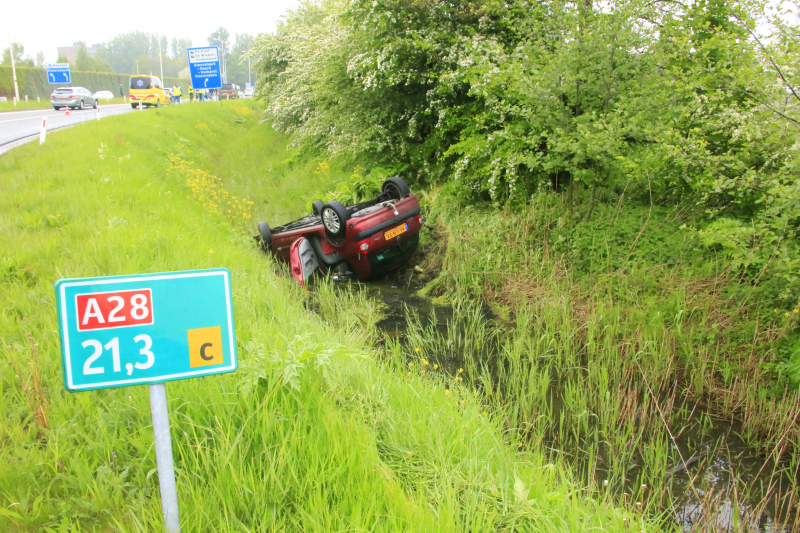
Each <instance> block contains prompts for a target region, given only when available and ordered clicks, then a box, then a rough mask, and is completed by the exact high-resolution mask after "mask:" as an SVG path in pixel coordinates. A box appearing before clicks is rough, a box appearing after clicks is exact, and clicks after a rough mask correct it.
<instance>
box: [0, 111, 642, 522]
mask: <svg viewBox="0 0 800 533" xmlns="http://www.w3.org/2000/svg"><path fill="white" fill-rule="evenodd" d="M249 105H252V104H247V105H245V106H243V105H242V104H236V103H232V104H231V105H227V103H226V104H222V105H216V104H215V105H206V106H181V107H179V108H165V109H162V110H149V111H148V112H147V113H146V114H139V113H137V114H128V115H123V116H116V117H109V118H107V119H104V120H102V121H100V122H91V123H89V124H85V125H82V126H80V127H78V128H73V129H71V130H70V131H69V133H68V134H67V133H64V132H54V133H52V134H51V135H49V136H48V138H47V142H46V143H45V145H43V146H39V145H37V144H28V145H25V146H23V147H20V148H17V149H14V150H12V151H10V152H9V153H7V154H6V155H4V156H3V157H2V158H0V191H2V192H1V193H0V228H2V231H0V258H1V259H0V261H1V263H0V279H1V280H2V282H1V283H0V300H2V302H3V305H2V311H1V312H0V341H2V345H3V346H4V350H3V353H4V358H3V364H2V366H0V389H1V390H2V393H1V394H0V398H2V400H0V442H2V445H1V446H0V524H1V525H0V529H2V530H4V531H33V530H38V528H40V527H42V526H46V527H45V531H108V530H111V529H113V530H115V531H148V532H149V531H157V530H159V528H160V522H161V518H160V504H159V498H158V493H157V490H156V487H157V477H156V476H157V474H156V473H155V471H154V469H155V457H154V455H153V450H152V435H151V432H150V429H149V426H150V418H149V405H148V397H147V389H146V387H133V388H126V389H114V390H103V391H95V392H86V393H78V394H70V393H67V392H65V391H64V390H63V388H62V381H61V364H60V352H59V346H58V341H57V334H56V332H55V329H56V324H55V310H54V307H53V283H54V282H55V281H56V280H57V279H59V278H61V277H80V276H96V275H110V274H126V273H136V272H155V271H169V270H181V269H193V268H206V267H216V266H225V267H227V268H229V269H230V270H231V272H232V274H233V289H234V307H235V313H236V323H237V329H238V342H239V351H240V354H241V356H242V362H241V368H240V370H239V371H238V372H237V373H235V374H231V375H226V376H219V377H211V378H204V379H196V380H187V381H181V382H174V383H170V384H168V386H167V390H168V396H169V398H170V409H171V423H172V438H173V450H174V455H175V459H176V473H177V479H178V492H179V500H180V503H181V512H182V514H181V517H182V526H183V529H182V530H183V531H185V532H190V531H289V530H291V531H325V532H328V531H341V530H350V531H355V530H359V531H360V530H370V531H414V532H417V531H464V530H469V531H510V530H512V529H514V530H516V531H519V530H526V531H579V530H590V529H594V530H596V529H602V530H605V531H627V530H629V527H628V526H627V525H626V524H625V523H624V522H623V518H627V519H628V521H629V522H628V524H630V523H631V522H633V523H635V524H637V525H636V528H637V530H638V529H639V528H640V527H643V526H640V525H638V522H640V521H641V515H639V514H636V513H635V512H626V511H624V510H621V509H617V508H613V507H611V506H610V505H609V504H608V501H607V497H606V495H605V494H603V493H599V492H593V491H587V490H581V489H580V488H579V487H578V486H577V485H576V484H574V483H573V482H572V481H571V480H570V475H569V474H568V472H567V471H566V470H564V469H562V468H561V466H559V465H551V464H548V462H547V460H546V459H545V457H544V456H543V455H542V454H541V453H539V452H538V451H536V450H532V451H530V452H527V453H519V452H517V451H515V450H516V448H517V445H516V443H515V438H516V437H515V435H508V434H506V433H505V432H504V431H503V429H502V423H501V422H500V421H499V420H498V419H496V418H494V417H492V416H491V415H489V416H487V415H486V414H484V412H485V411H491V410H490V409H487V407H486V406H482V405H480V404H479V402H478V401H477V400H476V399H475V398H474V397H473V395H471V394H467V393H466V391H465V390H463V389H461V388H459V386H458V385H457V384H456V383H455V382H453V381H451V380H448V379H447V378H445V377H442V376H440V377H438V378H434V379H421V378H420V377H419V376H417V375H415V374H412V375H407V373H406V372H405V371H404V370H401V371H391V370H389V369H388V368H387V367H386V366H384V365H382V364H380V363H377V362H375V361H374V360H372V359H371V358H370V352H369V350H368V346H367V345H365V344H364V338H363V333H362V332H363V327H364V324H365V323H369V322H368V321H370V320H372V318H371V317H370V316H364V313H365V312H368V311H369V307H368V306H366V307H365V305H364V304H365V303H366V302H362V301H358V300H357V298H355V297H354V298H352V299H347V298H340V299H338V300H336V301H333V300H329V301H328V302H327V305H328V307H329V308H333V307H334V306H335V307H336V309H337V311H338V313H337V314H336V316H338V317H339V319H338V320H337V321H334V322H333V323H330V322H327V321H325V320H322V319H320V318H319V317H318V316H316V315H314V314H313V313H311V312H309V311H307V310H305V309H304V307H303V305H302V302H303V300H304V298H305V294H304V293H303V292H302V291H301V290H299V289H298V287H296V286H295V285H294V284H293V283H292V282H291V281H289V280H288V279H287V278H286V277H285V276H280V275H276V274H275V273H274V264H273V263H271V261H270V259H269V258H267V257H266V256H264V255H263V254H262V253H260V252H259V251H258V250H257V249H256V248H255V246H254V245H253V241H252V239H251V238H250V237H249V231H250V230H249V228H248V226H249V225H250V223H251V222H252V220H253V219H252V218H249V217H250V216H252V215H258V216H259V217H260V216H261V215H265V216H266V217H268V218H269V219H270V220H272V219H276V220H280V219H283V218H285V217H287V216H295V215H298V214H300V213H302V212H305V211H306V210H307V207H306V205H305V201H304V200H302V196H303V190H304V189H307V190H309V191H310V190H312V189H313V187H312V184H311V182H310V180H318V179H319V177H318V176H317V175H314V174H313V167H312V166H311V164H310V163H307V164H304V163H302V162H296V161H295V160H294V159H293V153H292V152H287V151H285V150H284V147H285V144H284V142H283V141H282V140H280V139H278V138H277V137H276V136H275V135H274V134H273V133H272V132H271V131H270V130H269V129H268V128H267V127H265V126H259V125H258V118H257V117H256V116H255V115H254V114H253V113H250V112H249V111H248V108H247V106H249ZM75 146H83V147H92V150H75ZM95 149H96V150H97V151H96V152H95ZM170 158H172V163H170ZM214 176H218V177H219V178H220V180H217V179H216V178H215V177H214ZM245 176H250V177H256V178H257V179H255V180H254V181H252V183H254V184H255V183H264V184H267V185H268V187H267V188H268V189H269V190H270V191H271V196H269V197H267V198H263V197H261V196H257V195H256V194H255V191H254V190H252V191H248V190H247V186H244V185H242V181H243V177H245ZM222 184H224V185H225V187H226V188H227V187H229V186H230V188H229V190H231V191H232V190H234V189H238V188H242V189H243V192H242V193H239V192H235V193H230V194H236V195H237V196H238V197H239V198H236V199H233V198H231V197H227V198H223V196H224V195H223V193H222V192H221V189H222V187H221V185H222ZM245 200H247V201H245ZM251 201H252V202H254V203H253V204H250V203H249V202H251ZM365 309H366V310H367V311H364V310H365ZM351 311H352V313H351ZM356 311H358V312H356ZM359 317H361V318H360V319H359ZM5 347H7V348H5ZM290 378H291V379H290ZM282 380H290V381H291V382H292V383H293V384H294V385H296V387H293V386H291V385H287V384H285V383H284V382H283V381H282ZM445 386H448V388H447V390H449V391H451V392H450V393H446V392H445Z"/></svg>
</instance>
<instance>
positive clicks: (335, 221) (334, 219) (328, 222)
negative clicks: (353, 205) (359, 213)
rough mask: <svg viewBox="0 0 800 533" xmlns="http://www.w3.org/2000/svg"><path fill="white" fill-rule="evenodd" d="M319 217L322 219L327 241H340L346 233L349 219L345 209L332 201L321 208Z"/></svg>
mask: <svg viewBox="0 0 800 533" xmlns="http://www.w3.org/2000/svg"><path fill="white" fill-rule="evenodd" d="M320 216H321V217H322V226H323V227H324V228H325V235H326V236H327V237H328V240H330V241H334V242H338V241H341V240H342V239H343V238H344V236H345V234H346V233H347V221H348V220H349V219H350V213H348V212H347V209H346V208H345V207H344V206H343V205H342V204H341V203H339V202H337V201H335V200H334V201H332V202H328V203H327V204H325V205H324V206H322V210H321V211H320Z"/></svg>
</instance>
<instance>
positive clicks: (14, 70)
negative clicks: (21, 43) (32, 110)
mask: <svg viewBox="0 0 800 533" xmlns="http://www.w3.org/2000/svg"><path fill="white" fill-rule="evenodd" d="M8 51H9V52H10V55H11V77H12V78H14V105H17V102H19V88H18V87H17V67H16V66H15V65H14V43H13V42H11V43H10V44H9V47H8Z"/></svg>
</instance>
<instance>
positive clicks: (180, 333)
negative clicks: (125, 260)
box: [56, 268, 238, 391]
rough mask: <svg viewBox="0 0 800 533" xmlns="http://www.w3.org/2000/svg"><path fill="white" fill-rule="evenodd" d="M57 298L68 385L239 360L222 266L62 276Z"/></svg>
mask: <svg viewBox="0 0 800 533" xmlns="http://www.w3.org/2000/svg"><path fill="white" fill-rule="evenodd" d="M56 302H57V306H58V329H59V333H60V336H61V357H62V362H63V365H64V388H66V389H67V390H69V391H82V390H92V389H105V388H110V387H126V386H129V385H142V384H146V383H161V382H165V381H173V380H176V379H186V378H195V377H200V376H207V375H209V374H222V373H225V372H233V371H234V370H236V368H237V366H238V360H237V358H236V337H235V334H234V326H233V305H232V298H231V280H230V272H228V270H227V269H224V268H216V269H209V270H193V271H186V272H165V273H160V274H137V275H134V276H110V277H102V278H80V279H62V280H60V281H58V282H57V283H56Z"/></svg>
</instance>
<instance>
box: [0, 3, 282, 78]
mask: <svg viewBox="0 0 800 533" xmlns="http://www.w3.org/2000/svg"><path fill="white" fill-rule="evenodd" d="M13 4H14V5H13V8H12V7H11V5H9V6H8V7H9V8H8V9H3V17H2V18H0V20H2V19H5V20H4V21H3V22H5V24H3V23H2V22H0V24H2V25H3V26H6V27H0V32H1V33H0V34H2V36H1V37H0V50H2V49H5V48H8V43H9V42H10V41H19V42H20V43H21V44H22V45H23V46H24V47H25V56H31V57H33V58H35V57H36V54H37V53H38V52H39V51H40V50H41V51H42V52H44V56H45V60H46V62H50V63H54V62H55V61H56V59H57V57H58V51H57V48H58V47H59V46H72V43H73V42H74V41H85V42H86V44H87V45H92V44H94V43H101V42H103V41H108V40H110V39H111V38H112V37H114V36H115V35H118V34H120V33H129V32H132V31H144V32H147V33H158V34H161V35H166V36H167V38H169V40H170V41H171V40H172V38H173V37H187V38H189V39H191V40H192V45H193V46H202V45H205V44H207V43H208V41H207V38H208V36H209V35H210V34H211V33H212V32H213V31H214V30H216V29H217V28H219V27H220V26H222V27H224V28H225V29H227V30H228V32H229V33H230V34H231V44H233V41H234V35H235V34H236V33H252V34H253V35H257V34H259V33H269V32H272V31H273V30H274V29H275V23H276V22H277V21H278V20H279V18H280V16H281V15H282V14H284V13H285V12H286V10H287V9H293V8H295V7H297V5H298V2H297V0H266V1H265V0H260V1H255V2H254V1H244V2H242V1H236V0H233V1H230V0H228V1H225V0H222V1H220V0H216V1H209V0H185V1H184V0H157V1H155V2H130V1H126V0H110V1H108V0H106V1H101V2H78V3H77V4H70V3H69V2H65V1H64V0H58V1H55V0H38V1H33V2H14V3H13ZM67 5H72V6H73V7H72V8H68V9H65V6H67ZM135 5H144V6H147V7H148V8H150V9H147V10H141V11H140V10H137V9H135V8H133V7H132V6H135ZM83 8H86V9H83ZM153 8H155V10H153ZM56 13H59V14H56ZM61 13H63V14H61Z"/></svg>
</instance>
